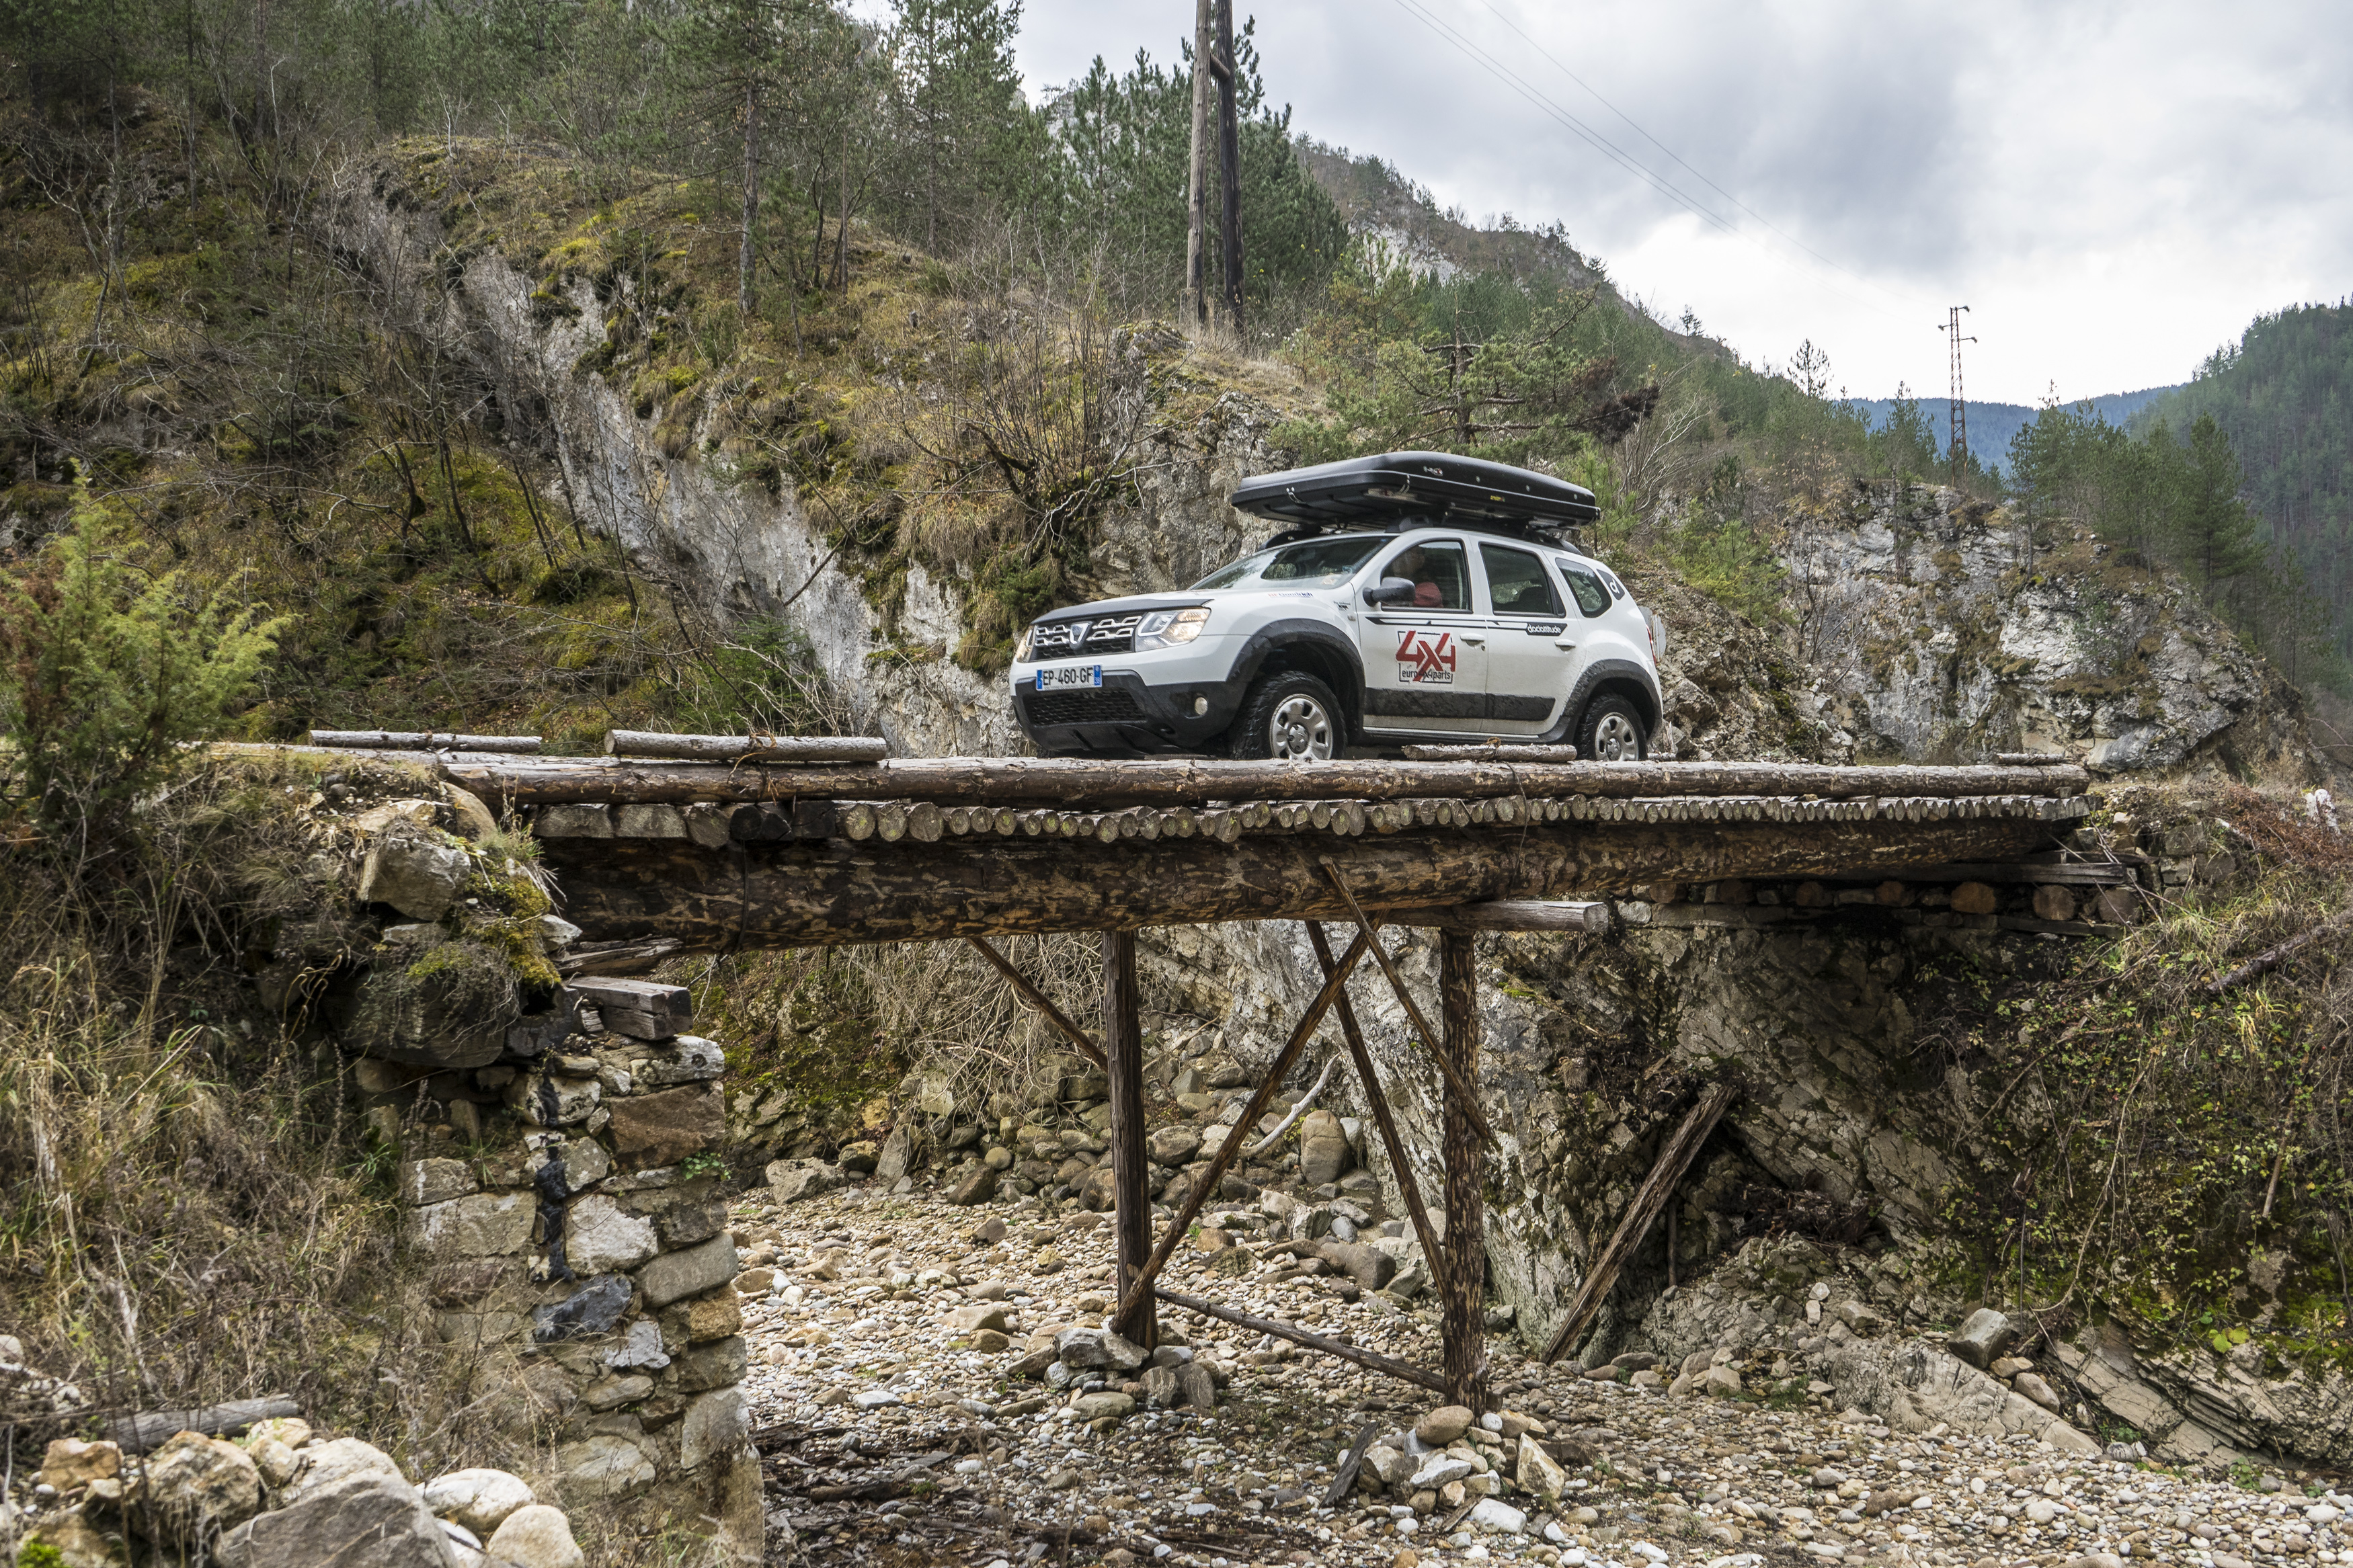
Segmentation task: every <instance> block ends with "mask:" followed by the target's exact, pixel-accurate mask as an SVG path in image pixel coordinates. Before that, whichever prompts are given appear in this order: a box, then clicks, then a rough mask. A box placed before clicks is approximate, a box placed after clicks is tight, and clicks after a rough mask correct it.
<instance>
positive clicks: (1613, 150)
mask: <svg viewBox="0 0 2353 1568" xmlns="http://www.w3.org/2000/svg"><path fill="white" fill-rule="evenodd" d="M1397 4H1398V7H1399V8H1400V9H1402V10H1403V11H1405V12H1406V13H1407V14H1408V15H1409V16H1412V17H1414V19H1415V20H1417V21H1419V22H1420V23H1421V24H1422V25H1423V26H1426V27H1428V28H1430V31H1432V32H1434V33H1436V34H1437V35H1438V36H1439V37H1441V38H1444V39H1445V40H1446V41H1447V42H1448V43H1450V44H1451V45H1453V46H1454V47H1455V48H1456V49H1457V50H1458V51H1459V52H1461V54H1463V55H1465V56H1466V57H1468V58H1470V59H1471V60H1472V63H1473V64H1475V65H1477V66H1479V67H1481V68H1483V69H1484V70H1486V71H1487V73H1488V74H1489V75H1491V76H1493V77H1494V78H1495V79H1497V80H1498V81H1501V82H1503V83H1504V85H1505V86H1507V87H1509V88H1511V89H1512V90H1513V91H1514V92H1516V93H1518V94H1519V95H1520V96H1521V97H1522V98H1524V99H1525V100H1527V101H1528V102H1529V103H1530V104H1531V105H1533V106H1535V108H1536V109H1537V110H1539V111H1541V112H1542V113H1544V114H1546V116H1548V117H1549V118H1551V119H1552V120H1554V121H1557V122H1558V123H1559V124H1561V125H1562V126H1564V127H1566V128H1567V130H1569V131H1570V132H1574V133H1575V134H1576V135H1577V137H1578V139H1579V140H1581V141H1583V142H1586V144H1587V145H1588V146H1590V147H1592V148H1593V150H1594V151H1596V152H1597V153H1601V154H1602V155H1603V156H1604V157H1606V158H1608V159H1609V161H1610V162H1612V163H1616V164H1617V165H1618V166H1619V167H1620V168H1622V169H1624V170H1625V171H1626V172H1627V173H1628V174H1632V175H1634V176H1635V177H1636V178H1637V179H1640V180H1641V181H1642V183H1643V184H1647V185H1649V186H1650V187H1651V189H1652V190H1654V191H1656V192H1658V193H1659V194H1660V195H1663V196H1665V197H1667V198H1668V199H1669V200H1670V201H1672V202H1673V203H1675V204H1676V205H1678V206H1680V207H1682V208H1683V210H1684V211H1686V212H1688V213H1690V214H1691V215H1692V216H1694V217H1696V218H1699V219H1700V220H1701V221H1703V222H1704V223H1707V224H1710V225H1713V226H1715V227H1716V228H1718V229H1721V230H1722V231H1723V232H1724V233H1725V234H1726V235H1729V236H1731V237H1733V238H1735V239H1740V240H1746V242H1747V243H1749V244H1750V245H1753V246H1756V247H1757V249H1758V250H1759V251H1761V252H1762V253H1763V254H1765V255H1767V256H1769V257H1771V258H1773V259H1774V260H1776V261H1778V262H1780V263H1781V264H1782V265H1784V266H1789V265H1790V262H1789V258H1787V257H1785V256H1782V255H1781V254H1780V253H1778V252H1777V251H1775V250H1774V249H1773V248H1772V247H1769V246H1767V245H1765V244H1764V243H1763V242H1761V241H1760V240H1758V239H1757V237H1756V236H1755V235H1753V234H1750V233H1748V232H1747V231H1746V230H1745V229H1743V228H1741V227H1740V226H1737V225H1736V224H1734V223H1732V222H1730V221H1729V220H1728V219H1726V218H1725V217H1724V216H1721V215H1720V214H1718V213H1716V212H1715V211H1713V210H1711V209H1710V208H1709V207H1708V206H1707V205H1705V204H1704V203H1702V202H1700V201H1699V200H1697V199H1696V198H1694V197H1693V196H1691V195H1687V194H1686V193H1685V192H1683V190H1682V189H1681V188H1680V187H1678V186H1677V185H1675V184H1673V183H1672V181H1670V180H1668V179H1666V178H1665V177H1664V176H1663V175H1661V174H1658V173H1657V172H1656V171H1654V170H1652V169H1651V168H1649V167H1648V166H1646V165H1645V164H1643V163H1641V162H1640V161H1638V160H1637V159H1635V158H1634V157H1633V156H1632V155H1631V154H1630V153H1627V152H1625V151H1624V150H1623V149H1622V148H1620V147H1619V146H1618V145H1617V144H1616V143H1615V142H1611V141H1610V140H1609V138H1608V137H1606V136H1604V135H1602V134H1601V133H1600V132H1598V131H1596V130H1594V129H1593V128H1592V127H1591V126H1589V125H1588V124H1586V123H1585V122H1584V121H1582V120H1580V119H1578V118H1577V116H1576V115H1574V114H1572V113H1570V112H1569V111H1568V110H1566V109H1564V108H1563V107H1561V105H1560V104H1558V103H1557V102H1556V101H1554V100H1553V99H1552V97H1551V96H1550V95H1549V94H1547V93H1546V92H1545V91H1544V90H1543V89H1540V88H1537V87H1535V86H1533V85H1532V84H1530V83H1529V82H1528V81H1526V80H1525V79H1523V78H1522V77H1520V76H1519V75H1518V74H1517V73H1516V72H1514V71H1513V70H1512V69H1511V68H1509V67H1507V66H1505V65H1504V64H1503V63H1502V62H1501V61H1499V60H1497V59H1496V58H1494V57H1493V56H1492V55H1490V54H1488V53H1487V51H1486V50H1484V49H1482V48H1481V47H1479V46H1478V45H1477V44H1475V43H1472V41H1471V40H1470V39H1469V38H1468V37H1465V36H1464V35H1463V34H1462V33H1461V30H1460V29H1458V28H1456V27H1455V26H1452V25H1451V23H1448V22H1445V21H1443V20H1441V19H1440V18H1439V17H1437V16H1433V15H1431V14H1430V12H1429V11H1428V10H1427V9H1425V8H1424V6H1423V5H1422V4H1421V3H1420V0H1397ZM1514 30H1515V31H1516V29H1514ZM1522 37H1525V34H1523V35H1522ZM1538 52H1540V53H1541V52H1542V51H1541V50H1539V51H1538ZM1546 58H1551V57H1550V56H1546ZM1554 63H1555V64H1557V63H1558V62H1557V61H1555V62H1554ZM1579 85H1580V86H1582V85H1583V84H1582V83H1579ZM1587 90H1588V91H1590V90H1591V89H1587ZM1595 96H1596V97H1599V94H1596V95H1595ZM1611 112H1613V113H1615V112H1617V110H1614V109H1613V110H1611ZM1620 118H1621V119H1623V118H1624V116H1623V115H1620ZM1628 123H1629V124H1631V123H1632V121H1628ZM1635 129H1637V130H1638V131H1639V130H1641V127H1640V126H1636V127H1635ZM1643 134H1644V135H1645V136H1648V135H1649V132H1643ZM1669 156H1671V157H1672V156H1673V154H1672V153H1669ZM1676 162H1678V163H1681V162H1682V160H1681V159H1680V158H1678V159H1676ZM1684 166H1685V167H1686V168H1688V167H1689V165H1688V164H1685V165H1684ZM1696 173H1697V171H1694V174H1696ZM1699 177H1700V178H1701V179H1703V180H1705V179H1706V176H1705V175H1700V176H1699ZM1708 183H1709V184H1711V185H1713V184H1714V182H1712V181H1710V182H1708ZM1717 188H1718V189H1719V190H1720V187H1717ZM1726 199H1727V200H1731V199H1732V198H1730V197H1729V196H1727V197H1726ZM1734 205H1740V204H1739V203H1737V202H1735V203H1734ZM1741 210H1742V211H1744V212H1746V211H1747V210H1748V209H1747V208H1746V207H1745V206H1744V207H1742V208H1741ZM1751 216H1754V215H1753V214H1752V215H1751ZM1759 221H1760V222H1761V221H1762V220H1761V219H1760V220H1759ZM1767 227H1768V228H1769V227H1771V226H1770V225H1767ZM1773 232H1775V233H1776V234H1778V233H1779V230H1778V229H1776V230H1774V231H1773ZM1783 237H1784V238H1787V236H1783ZM1791 243H1792V244H1795V243H1796V242H1794V241H1792V242H1791ZM1798 248H1799V249H1801V250H1804V249H1806V247H1803V246H1799V247H1798ZM1806 253H1807V254H1808V255H1809V256H1814V253H1813V252H1812V251H1810V250H1808V251H1807V252H1806ZM1815 259H1817V260H1821V261H1823V264H1824V265H1825V266H1829V267H1831V268H1832V270H1835V271H1840V272H1841V273H1844V275H1845V276H1846V277H1848V278H1854V276H1855V275H1854V274H1852V273H1848V272H1845V269H1844V268H1839V267H1837V265H1836V264H1835V263H1832V262H1829V261H1827V260H1825V259H1824V258H1820V257H1819V256H1815ZM1793 269H1794V270H1800V271H1802V269H1797V268H1793ZM1817 281H1821V279H1817ZM1856 281H1859V282H1860V281H1864V280H1863V279H1856ZM1890 298H1894V296H1893V295H1891V296H1890ZM1858 302H1859V303H1861V304H1864V305H1867V306H1869V307H1870V308H1871V309H1873V310H1878V311H1880V312H1881V313H1882V314H1883V315H1890V316H1893V315H1894V311H1893V310H1889V309H1888V308H1887V307H1886V306H1883V305H1881V304H1880V303H1879V302H1878V301H1876V300H1868V299H1861V298H1859V297H1858Z"/></svg>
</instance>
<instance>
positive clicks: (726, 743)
mask: <svg viewBox="0 0 2353 1568" xmlns="http://www.w3.org/2000/svg"><path fill="white" fill-rule="evenodd" d="M605 754H606V755H607V756H611V757H659V758H665V759H669V758H676V759H680V760H685V761H692V762H701V763H879V762H881V760H882V759H883V758H885V757H887V756H889V755H890V754H891V742H888V741H883V740H876V739H872V738H871V737H868V736H864V735H666V734H662V733H660V732H659V731H652V730H608V731H606V732H605Z"/></svg>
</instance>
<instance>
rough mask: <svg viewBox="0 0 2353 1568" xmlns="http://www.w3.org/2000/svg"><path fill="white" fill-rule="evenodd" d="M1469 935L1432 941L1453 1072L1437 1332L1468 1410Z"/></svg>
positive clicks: (1475, 1224) (1472, 1314) (1449, 1380)
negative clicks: (1436, 944) (1435, 942)
mask: <svg viewBox="0 0 2353 1568" xmlns="http://www.w3.org/2000/svg"><path fill="white" fill-rule="evenodd" d="M1473 940H1474V939H1473V938H1472V935H1471V933H1470V932H1468V931H1443V932H1441V933H1440V936H1439V939H1438V963H1439V976H1440V979H1439V989H1440V996H1439V1011H1440V1018H1441V1020H1442V1024H1443V1027H1444V1030H1445V1038H1444V1039H1443V1040H1442V1041H1440V1042H1439V1047H1440V1050H1441V1051H1442V1052H1443V1053H1444V1054H1445V1057H1446V1058H1447V1061H1448V1063H1449V1065H1450V1066H1451V1068H1453V1070H1452V1071H1451V1072H1450V1073H1448V1074H1447V1075H1446V1078H1447V1081H1446V1101H1445V1121H1444V1138H1445V1147H1444V1150H1443V1154H1444V1158H1445V1161H1446V1267H1445V1268H1444V1270H1443V1271H1442V1272H1440V1274H1439V1275H1438V1279H1437V1281H1436V1282H1437V1284H1438V1287H1439V1289H1440V1291H1442V1292H1443V1293H1444V1300H1443V1301H1442V1303H1441V1306H1440V1333H1441V1335H1442V1337H1443V1339H1444V1342H1445V1351H1446V1397H1447V1399H1448V1400H1449V1402H1451V1403H1452V1404H1456V1405H1468V1406H1470V1407H1471V1408H1472V1410H1476V1411H1483V1410H1485V1409H1486V1408H1487V1404H1488V1396H1487V1343H1486V1339H1487V1322H1486V1316H1485V1297H1486V1293H1487V1292H1486V1281H1487V1251H1486V1247H1487V1237H1486V1230H1487V1222H1486V1213H1485V1209H1484V1207H1483V1199H1482V1196H1481V1187H1482V1184H1483V1181H1484V1178H1485V1175H1486V1172H1485V1169H1484V1167H1485V1163H1486V1162H1485V1159H1484V1157H1483V1156H1482V1153H1481V1151H1480V1146H1479V1137H1478V1133H1477V1131H1476V1128H1477V1122H1478V1108H1477V1107H1476V1106H1475V1105H1473V1104H1472V1103H1471V1100H1472V1096H1474V1095H1476V1094H1477V1093H1478V1092H1479V987H1478V976H1477V973H1476V971H1475V970H1474V968H1473V966H1472V942H1473Z"/></svg>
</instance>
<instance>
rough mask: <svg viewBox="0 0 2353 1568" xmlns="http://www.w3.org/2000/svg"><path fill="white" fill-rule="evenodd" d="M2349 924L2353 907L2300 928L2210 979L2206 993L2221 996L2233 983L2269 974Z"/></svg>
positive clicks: (2244, 982)
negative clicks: (2312, 925)
mask: <svg viewBox="0 0 2353 1568" xmlns="http://www.w3.org/2000/svg"><path fill="white" fill-rule="evenodd" d="M2348 924H2353V910H2345V911H2343V912H2342V913H2339V914H2334V915H2331V916H2329V917H2328V918H2327V920H2325V921H2321V922H2320V923H2319V924H2318V925H2316V926H2314V927H2312V928H2311V929H2310V930H2309V931H2299V932H2297V933H2296V934H2295V936H2292V937H2290V938H2288V939H2287V940H2286V941H2285V942H2281V943H2280V944H2279V945H2278V946H2276V947H2268V948H2265V949H2264V950H2263V952H2259V953H2257V954H2255V956H2254V957H2253V958H2251V959H2249V960H2247V962H2246V963H2242V964H2241V965H2239V966H2238V967H2237V968H2236V969H2233V970H2232V971H2231V972H2230V973H2228V974H2224V975H2221V976H2220V977H2219V978H2217V979H2214V980H2211V981H2209V982H2208V983H2207V985H2206V994H2208V995H2210V996H2220V995H2221V994H2222V993H2223V992H2225V991H2228V990H2231V989H2232V987H2234V986H2240V985H2244V984H2246V983H2247V982H2248V981H2250V980H2253V979H2257V978H2259V977H2260V976H2263V975H2265V974H2269V973H2271V972H2272V971H2273V970H2274V969H2277V968H2278V967H2279V966H2280V965H2281V964H2283V963H2286V962H2287V961H2288V960H2289V959H2291V958H2294V957H2295V955H2296V954H2297V953H2299V952H2303V951H2304V950H2305V949H2306V948H2307V947H2310V946H2311V945H2312V944H2313V943H2314V942H2321V941H2325V940H2326V939H2327V938H2329V937H2331V936H2334V935H2336V934H2337V932H2338V931H2343V930H2344V929H2345V928H2346V926H2348Z"/></svg>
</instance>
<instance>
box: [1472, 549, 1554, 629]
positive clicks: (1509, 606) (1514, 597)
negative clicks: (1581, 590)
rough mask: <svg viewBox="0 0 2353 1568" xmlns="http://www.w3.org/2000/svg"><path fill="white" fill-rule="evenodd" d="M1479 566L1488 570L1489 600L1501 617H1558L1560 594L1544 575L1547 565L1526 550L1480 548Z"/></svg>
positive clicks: (1550, 580)
mask: <svg viewBox="0 0 2353 1568" xmlns="http://www.w3.org/2000/svg"><path fill="white" fill-rule="evenodd" d="M1479 561H1480V563H1481V564H1482V565H1483V566H1485V567H1486V569H1487V598H1488V601H1489V603H1491V604H1493V605H1494V607H1495V614H1497V615H1499V616H1557V615H1559V614H1560V595H1558V594H1557V593H1556V592H1554V591H1553V585H1552V579H1551V578H1550V577H1547V576H1546V575H1545V569H1544V563H1543V562H1541V561H1539V560H1537V559H1536V558H1535V556H1534V555H1531V554H1530V553H1528V552H1526V551H1525V550H1513V549H1510V548H1508V547H1506V546H1504V545H1500V544H1482V545H1481V546H1479Z"/></svg>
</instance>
